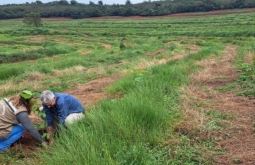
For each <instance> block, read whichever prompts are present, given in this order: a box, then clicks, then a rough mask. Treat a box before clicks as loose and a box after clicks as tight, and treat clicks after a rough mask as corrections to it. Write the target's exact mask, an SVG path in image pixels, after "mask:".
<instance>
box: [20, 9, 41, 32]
mask: <svg viewBox="0 0 255 165" xmlns="http://www.w3.org/2000/svg"><path fill="white" fill-rule="evenodd" d="M23 23H25V24H27V25H30V26H35V27H37V28H38V27H40V26H43V24H42V20H41V15H40V13H34V12H31V13H29V14H27V15H26V17H24V18H23Z"/></svg>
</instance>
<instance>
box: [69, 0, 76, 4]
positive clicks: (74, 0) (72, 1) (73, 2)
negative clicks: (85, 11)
mask: <svg viewBox="0 0 255 165" xmlns="http://www.w3.org/2000/svg"><path fill="white" fill-rule="evenodd" d="M70 4H71V5H76V4H78V2H77V1H76V0H71V1H70Z"/></svg>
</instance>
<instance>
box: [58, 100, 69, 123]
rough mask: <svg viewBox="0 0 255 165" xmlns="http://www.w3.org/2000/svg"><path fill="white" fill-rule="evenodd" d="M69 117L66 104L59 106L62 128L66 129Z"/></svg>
mask: <svg viewBox="0 0 255 165" xmlns="http://www.w3.org/2000/svg"><path fill="white" fill-rule="evenodd" d="M67 115H68V109H67V106H66V105H65V103H62V104H59V105H58V119H59V124H60V126H64V127H65V119H66V117H67Z"/></svg>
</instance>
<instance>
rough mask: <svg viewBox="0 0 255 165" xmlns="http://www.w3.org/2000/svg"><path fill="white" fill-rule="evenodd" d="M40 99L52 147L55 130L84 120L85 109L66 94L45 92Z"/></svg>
mask: <svg viewBox="0 0 255 165" xmlns="http://www.w3.org/2000/svg"><path fill="white" fill-rule="evenodd" d="M40 99H41V102H42V106H43V107H42V108H43V110H44V111H45V114H46V118H45V120H46V122H47V127H46V132H47V133H49V134H50V139H49V145H52V144H53V138H52V135H53V133H54V130H56V129H58V126H64V127H66V126H67V125H70V124H72V123H73V122H74V121H75V120H79V119H82V118H83V117H84V112H85V108H84V106H83V105H82V104H81V103H80V102H79V100H77V99H76V98H75V97H74V96H72V95H69V94H65V93H53V92H52V91H50V90H45V91H43V92H42V93H41V96H40Z"/></svg>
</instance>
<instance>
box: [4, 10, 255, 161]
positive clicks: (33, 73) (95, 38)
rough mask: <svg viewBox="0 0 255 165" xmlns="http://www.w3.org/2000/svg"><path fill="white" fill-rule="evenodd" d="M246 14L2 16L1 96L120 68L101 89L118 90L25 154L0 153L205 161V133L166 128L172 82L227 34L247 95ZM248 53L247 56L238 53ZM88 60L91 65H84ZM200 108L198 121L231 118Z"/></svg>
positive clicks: (250, 42)
mask: <svg viewBox="0 0 255 165" xmlns="http://www.w3.org/2000/svg"><path fill="white" fill-rule="evenodd" d="M254 16H255V13H241V14H225V15H214V16H203V15H201V16H193V17H179V18H178V17H173V18H171V17H168V18H167V17H166V18H147V19H141V20H139V19H137V20H134V19H131V18H130V19H128V18H125V19H122V20H121V19H120V20H117V19H114V20H112V19H109V20H103V19H102V20H100V19H96V20H92V19H82V20H67V21H64V20H62V21H50V20H43V23H44V26H43V27H40V28H35V29H33V28H28V27H26V26H24V25H22V21H21V20H12V21H8V20H6V21H2V20H1V22H0V23H1V29H0V36H1V37H0V50H1V51H0V62H1V65H0V86H1V88H0V96H1V97H6V96H9V95H12V94H15V93H18V92H20V91H21V90H23V89H30V90H32V91H34V92H35V93H36V96H38V95H39V93H40V92H41V91H42V90H44V89H50V90H53V91H56V92H61V91H64V90H65V89H68V88H71V87H73V86H75V85H76V84H78V83H86V82H88V81H90V80H93V79H96V78H98V77H102V76H109V75H114V74H122V75H123V78H122V79H121V80H120V81H118V82H116V83H114V84H113V85H112V86H111V87H109V88H107V90H106V92H108V93H109V94H112V95H113V96H114V95H115V94H120V95H121V98H118V99H117V98H116V99H113V98H111V99H106V100H103V101H102V102H100V103H99V104H98V105H96V106H94V107H93V108H91V109H90V111H88V112H87V113H86V117H85V119H84V120H82V121H80V122H77V123H75V124H74V125H73V126H72V127H70V128H68V130H67V131H63V132H61V134H60V136H59V138H57V140H55V143H54V146H52V147H50V148H48V149H47V150H43V149H42V150H40V151H38V152H36V153H35V155H29V159H28V158H27V157H26V159H22V158H17V157H12V154H10V153H9V152H7V153H5V154H1V155H0V158H2V157H4V158H5V159H1V160H3V161H4V162H3V164H10V163H13V162H16V163H17V164H40V163H41V164H47V165H51V164H62V165H64V164H66V165H69V164H77V165H78V164H89V165H96V164H98V165H104V164H105V165H106V164H107V165H108V164H111V165H131V164H132V165H150V164H151V165H156V164H158V165H165V164H171V165H177V164H187V165H195V164H204V165H206V164H213V163H214V162H215V161H216V160H214V154H219V152H220V151H219V150H217V149H216V148H215V141H214V139H199V137H195V138H194V136H195V135H194V136H193V135H190V134H185V133H183V134H181V135H180V134H178V133H176V132H175V131H174V126H175V124H176V123H177V122H178V121H180V120H181V119H182V115H183V113H182V109H181V108H180V107H181V106H180V105H181V104H182V103H181V102H180V96H181V95H182V93H181V90H180V89H181V87H183V86H187V85H189V83H190V80H189V76H190V75H191V74H194V73H196V72H197V71H198V70H199V69H200V67H198V66H197V62H198V61H200V60H203V59H206V58H209V57H212V56H221V54H222V51H223V50H224V49H225V47H226V45H227V44H234V45H236V46H237V47H238V48H239V51H238V56H237V58H236V60H235V66H236V67H237V68H240V73H241V76H240V78H239V81H238V82H236V83H237V84H241V85H242V86H243V87H245V89H246V90H245V91H246V92H240V91H237V93H238V94H240V95H241V94H242V95H253V96H254V75H255V74H254V53H255V47H254V45H255V39H254V35H255V34H254V27H255V20H254V19H253V18H254ZM248 54H249V55H250V56H252V58H251V59H253V60H252V61H247V60H246V56H247V55H248ZM178 57H180V58H178ZM109 66H113V67H109ZM97 67H100V68H101V69H100V71H95V72H88V70H89V69H91V68H97ZM236 83H233V84H235V85H237V84H236ZM233 84H232V85H229V86H226V88H221V89H222V90H221V91H222V92H224V91H225V90H224V89H226V90H228V89H230V88H234V86H233ZM85 106H86V105H85ZM196 106H197V107H199V106H201V105H200V104H199V103H198V104H196ZM206 115H207V116H208V117H209V118H211V119H212V120H211V122H208V123H207V125H205V126H204V129H205V130H209V131H210V130H219V129H222V128H224V124H222V123H221V122H220V120H221V119H226V120H231V119H232V118H234V116H232V115H231V114H223V113H218V112H216V111H214V110H210V111H208V113H207V114H206ZM194 139H195V140H194ZM14 155H17V154H14ZM14 159H15V160H14Z"/></svg>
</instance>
